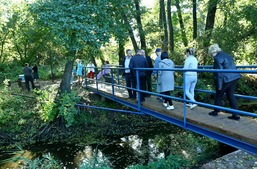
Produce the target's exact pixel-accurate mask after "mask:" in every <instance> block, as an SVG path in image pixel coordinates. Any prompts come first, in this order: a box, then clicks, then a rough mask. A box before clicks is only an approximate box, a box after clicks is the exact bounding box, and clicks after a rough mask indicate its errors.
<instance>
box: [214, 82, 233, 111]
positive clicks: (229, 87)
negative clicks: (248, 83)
mask: <svg viewBox="0 0 257 169" xmlns="http://www.w3.org/2000/svg"><path fill="white" fill-rule="evenodd" d="M236 85H237V80H234V81H231V82H228V83H223V84H222V89H221V90H218V89H217V88H216V95H215V100H214V104H215V105H217V106H222V99H223V95H224V93H226V96H227V98H228V101H229V105H230V107H231V108H232V109H238V105H237V100H236V97H235V96H234V93H235V90H236ZM214 111H215V112H219V111H220V110H219V109H214Z"/></svg>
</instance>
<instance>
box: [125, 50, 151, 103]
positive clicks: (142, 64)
mask: <svg viewBox="0 0 257 169" xmlns="http://www.w3.org/2000/svg"><path fill="white" fill-rule="evenodd" d="M147 67H148V64H147V61H146V58H145V57H144V56H143V55H142V51H141V50H140V49H138V50H137V54H136V55H135V56H133V57H132V58H131V59H130V63H129V68H130V73H131V75H132V79H133V83H134V84H133V87H134V88H135V87H136V85H137V84H136V83H137V81H136V70H134V68H147ZM145 76H146V72H145V70H139V83H140V85H139V89H140V90H146V79H145ZM138 99H140V101H141V102H144V101H145V93H140V98H138Z"/></svg>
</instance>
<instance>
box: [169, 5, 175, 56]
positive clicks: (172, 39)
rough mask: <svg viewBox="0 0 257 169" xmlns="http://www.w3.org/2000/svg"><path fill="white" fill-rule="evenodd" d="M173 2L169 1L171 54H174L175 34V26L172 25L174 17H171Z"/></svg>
mask: <svg viewBox="0 0 257 169" xmlns="http://www.w3.org/2000/svg"><path fill="white" fill-rule="evenodd" d="M170 7H171V0H168V1H167V13H168V14H167V15H168V24H169V35H170V36H169V47H170V52H171V53H173V52H174V32H173V24H172V17H171V8H170Z"/></svg>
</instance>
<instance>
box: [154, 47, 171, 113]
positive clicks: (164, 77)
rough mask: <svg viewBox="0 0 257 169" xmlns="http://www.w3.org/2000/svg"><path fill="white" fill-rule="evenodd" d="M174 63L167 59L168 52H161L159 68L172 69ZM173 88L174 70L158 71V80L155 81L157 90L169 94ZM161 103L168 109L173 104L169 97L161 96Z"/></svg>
mask: <svg viewBox="0 0 257 169" xmlns="http://www.w3.org/2000/svg"><path fill="white" fill-rule="evenodd" d="M174 67H175V66H174V63H173V61H172V60H170V59H169V55H168V52H162V54H161V61H160V63H159V68H160V69H174ZM172 90H174V71H166V70H164V71H162V70H159V71H158V81H157V92H159V93H161V94H164V95H166V96H170V92H171V91H172ZM163 100H164V102H163V105H164V106H165V107H167V109H168V110H173V109H174V105H173V103H172V100H171V99H170V98H166V97H163Z"/></svg>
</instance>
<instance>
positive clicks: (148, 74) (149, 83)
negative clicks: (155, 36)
mask: <svg viewBox="0 0 257 169" xmlns="http://www.w3.org/2000/svg"><path fill="white" fill-rule="evenodd" d="M141 53H142V55H143V56H144V57H145V58H146V61H147V64H148V68H153V62H152V59H151V57H150V56H146V55H145V50H141ZM152 73H153V70H146V72H145V78H146V88H147V91H149V92H152ZM145 96H146V97H150V96H151V95H150V94H146V95H145Z"/></svg>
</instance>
